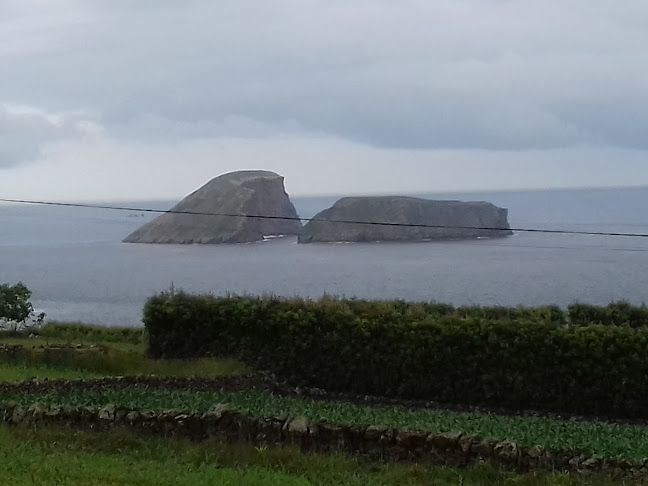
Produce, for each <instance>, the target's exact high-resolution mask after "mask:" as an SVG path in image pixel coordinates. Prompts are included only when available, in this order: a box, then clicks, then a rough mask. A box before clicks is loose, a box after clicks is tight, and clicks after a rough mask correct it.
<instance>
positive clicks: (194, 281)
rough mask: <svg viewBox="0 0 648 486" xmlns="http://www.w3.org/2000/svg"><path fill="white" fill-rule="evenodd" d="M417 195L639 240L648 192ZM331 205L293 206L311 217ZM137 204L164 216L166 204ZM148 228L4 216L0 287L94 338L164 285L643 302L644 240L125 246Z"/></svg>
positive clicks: (135, 317)
mask: <svg viewBox="0 0 648 486" xmlns="http://www.w3.org/2000/svg"><path fill="white" fill-rule="evenodd" d="M424 196H425V197H433V198H439V199H460V200H473V201H482V200H485V201H490V202H492V203H494V204H497V205H499V206H503V207H506V208H508V209H509V221H510V223H511V225H512V226H513V227H517V228H542V229H564V230H576V231H595V232H628V233H640V234H648V188H645V189H591V190H564V191H563V190H560V191H531V192H492V193H479V194H478V193H467V194H442V195H433V194H427V195H424ZM336 199H337V197H325V198H293V202H294V203H295V206H296V207H297V210H298V212H299V214H300V216H302V217H305V218H308V217H312V216H313V215H314V214H315V213H316V212H318V211H320V210H322V209H324V208H326V207H328V206H330V205H331V204H332V203H333V202H334V201H335V200H336ZM133 204H136V205H137V206H138V207H147V208H160V209H168V208H170V207H171V205H172V202H169V201H166V202H147V203H141V202H140V203H132V204H130V205H133ZM122 205H124V204H123V203H122ZM126 205H129V204H126ZM154 216H155V215H154V214H151V213H141V212H137V211H131V212H124V211H114V210H107V209H83V208H66V207H52V206H27V205H0V283H3V282H5V283H15V282H18V281H22V282H24V283H25V284H26V285H27V286H28V287H29V288H30V289H31V290H32V291H33V298H32V301H33V303H34V305H35V307H36V308H37V310H38V311H44V312H46V313H47V316H48V318H50V319H57V320H80V321H84V322H89V323H96V324H102V325H141V314H142V308H143V304H144V302H145V301H146V299H147V298H148V297H149V296H151V295H153V294H155V293H157V292H160V291H163V290H166V289H168V288H170V286H171V285H173V286H174V287H175V288H176V289H180V288H182V289H184V290H186V291H189V292H210V293H214V294H223V293H226V292H232V293H238V294H243V293H246V294H270V293H271V294H277V295H283V296H296V295H301V296H309V297H318V296H321V295H323V294H325V293H327V294H334V295H341V296H347V297H352V296H355V297H363V298H373V299H380V298H399V299H406V300H426V301H428V300H435V301H438V302H447V303H452V304H456V305H459V304H482V305H520V304H521V305H543V304H558V305H561V306H564V305H568V304H570V303H573V302H576V301H579V302H588V303H593V304H607V303H609V302H610V301H613V300H620V299H624V300H628V301H630V302H633V303H636V304H640V303H643V302H648V238H629V237H607V236H586V235H564V234H543V233H526V232H518V233H517V234H516V235H515V236H513V237H510V238H505V239H495V240H475V241H450V242H427V243H361V244H311V245H298V244H297V243H296V240H295V238H283V239H274V240H270V241H266V242H260V243H252V244H243V245H213V246H199V245H186V246H183V245H168V246H167V245H136V244H124V243H121V239H122V238H124V237H125V236H126V235H128V234H129V233H130V232H132V231H133V230H135V229H136V228H138V227H139V226H140V225H142V224H144V223H145V222H147V221H149V220H151V219H152V218H153V217H154Z"/></svg>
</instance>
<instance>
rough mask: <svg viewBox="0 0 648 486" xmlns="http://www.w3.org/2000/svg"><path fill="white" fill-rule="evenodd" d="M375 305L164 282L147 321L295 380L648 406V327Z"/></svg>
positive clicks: (582, 409)
mask: <svg viewBox="0 0 648 486" xmlns="http://www.w3.org/2000/svg"><path fill="white" fill-rule="evenodd" d="M367 305H368V304H367V303H358V302H355V301H338V300H332V299H325V300H322V301H306V300H281V299H260V298H249V297H231V298H217V297H213V296H190V295H187V294H184V293H179V294H174V295H170V294H161V295H158V296H156V297H153V298H151V299H150V300H149V301H148V303H147V304H146V307H145V313H144V322H145V325H146V328H147V330H148V334H149V346H150V353H151V354H152V356H153V357H155V358H197V357H204V356H220V357H236V358H239V359H242V360H243V361H245V362H246V363H247V364H248V365H250V366H252V367H254V368H256V369H258V370H265V371H267V372H271V373H274V374H275V375H276V376H277V377H278V378H279V379H282V380H286V381H287V382H289V383H291V384H292V385H294V386H310V387H317V388H324V389H327V390H331V391H342V392H349V393H356V394H371V395H385V396H394V397H403V398H412V399H427V400H434V401H438V402H448V403H455V404H476V405H477V404H480V405H490V406H503V407H509V408H516V409H522V408H531V409H545V410H556V411H567V412H573V413H583V414H609V415H615V416H623V417H644V418H646V417H648V329H631V328H629V327H604V326H588V327H567V326H558V325H556V324H555V323H552V322H550V321H548V320H545V321H543V320H541V319H536V320H530V319H526V320H524V319H518V320H515V321H513V320H491V319H481V318H478V317H472V316H471V317H462V316H460V315H458V314H457V313H456V312H452V313H446V314H445V315H443V316H431V317H430V316H427V317H425V316H423V317H422V318H421V319H420V320H418V321H416V320H414V319H411V320H409V321H407V320H405V321H398V316H399V315H404V314H406V312H403V311H402V310H401V311H398V312H397V311H392V313H389V312H387V313H383V314H380V317H379V318H375V319H374V318H371V316H370V315H369V307H367ZM375 305H376V308H381V307H382V306H384V310H385V311H388V310H390V309H392V307H391V306H389V305H386V304H385V303H376V304H375ZM358 306H360V307H361V308H363V309H365V310H364V311H360V310H359V308H358ZM376 312H377V311H376ZM386 316H387V317H386ZM374 317H375V316H374Z"/></svg>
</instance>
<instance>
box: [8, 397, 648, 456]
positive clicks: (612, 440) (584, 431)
mask: <svg viewBox="0 0 648 486" xmlns="http://www.w3.org/2000/svg"><path fill="white" fill-rule="evenodd" d="M8 401H15V402H16V403H19V404H20V405H23V406H28V405H31V404H33V403H36V402H38V403H41V404H44V405H60V406H74V407H77V406H104V405H107V404H113V405H120V406H125V407H131V408H139V409H147V410H191V411H205V410H207V409H209V408H210V407H212V406H213V405H215V404H218V403H225V404H228V405H229V406H230V407H232V408H235V409H238V410H241V411H245V412H249V413H250V414H252V415H254V416H256V417H269V416H274V417H306V418H308V419H310V420H315V421H327V422H330V423H336V424H341V425H378V426H384V427H393V428H410V429H420V430H429V431H431V432H462V433H465V434H468V435H478V436H482V437H493V438H495V439H499V440H511V441H514V442H517V443H521V444H527V445H541V446H544V447H551V448H562V447H575V448H578V449H582V450H586V451H589V452H591V453H594V454H598V455H600V456H602V457H614V456H619V455H621V456H624V457H626V458H628V459H634V460H642V459H643V458H645V457H648V427H645V426H639V425H618V424H606V423H597V422H576V421H570V420H565V421H560V420H555V419H549V418H540V417H508V416H500V415H492V414H478V413H461V412H452V411H447V410H412V409H406V408H401V407H370V406H358V405H353V404H345V403H327V402H319V401H314V400H307V399H302V398H291V397H279V396H274V395H270V394H266V393H262V392H258V391H246V392H238V393H226V392H184V391H174V390H166V389H142V388H126V389H113V390H108V391H105V392H94V391H88V392H59V393H49V394H42V395H26V394H13V393H2V394H0V402H8Z"/></svg>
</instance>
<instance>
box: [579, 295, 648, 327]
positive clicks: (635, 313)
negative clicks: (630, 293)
mask: <svg viewBox="0 0 648 486" xmlns="http://www.w3.org/2000/svg"><path fill="white" fill-rule="evenodd" d="M569 319H570V321H571V323H572V324H573V325H575V326H589V325H591V324H601V325H603V326H630V327H635V328H636V327H644V326H648V307H646V306H645V305H642V306H640V307H634V306H632V305H630V303H628V302H624V301H620V302H613V303H611V304H610V305H608V306H606V307H599V306H593V305H588V304H573V305H570V306H569Z"/></svg>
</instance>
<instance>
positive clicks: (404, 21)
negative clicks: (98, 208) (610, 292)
mask: <svg viewBox="0 0 648 486" xmlns="http://www.w3.org/2000/svg"><path fill="white" fill-rule="evenodd" d="M647 154H648V2H646V1H645V0H623V1H622V2H611V1H607V0H605V1H604V0H544V1H538V0H398V1H394V0H352V1H350V0H272V1H268V0H245V1H241V0H217V1H213V0H183V1H178V0H110V1H105V0H0V197H14V198H16V197H18V198H47V199H56V200H110V199H113V200H125V199H128V200H135V199H160V198H164V199H167V198H176V197H181V196H183V195H185V194H187V193H188V192H190V191H192V190H194V189H195V188H196V187H198V186H200V185H202V184H203V183H204V182H206V181H207V180H209V179H210V178H212V177H214V176H217V175H219V174H221V173H223V172H226V171H230V170H237V169H268V170H274V171H277V172H279V173H281V174H283V175H284V176H286V185H287V188H288V190H289V192H291V193H292V194H300V195H303V194H343V193H344V194H351V193H357V194H363V193H404V192H434V191H469V190H484V189H488V190H490V189H514V188H541V187H574V186H607V185H609V186H619V185H648V159H647V157H646V155H647Z"/></svg>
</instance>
